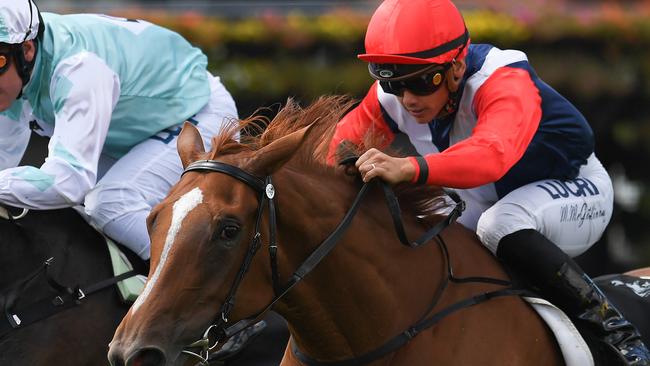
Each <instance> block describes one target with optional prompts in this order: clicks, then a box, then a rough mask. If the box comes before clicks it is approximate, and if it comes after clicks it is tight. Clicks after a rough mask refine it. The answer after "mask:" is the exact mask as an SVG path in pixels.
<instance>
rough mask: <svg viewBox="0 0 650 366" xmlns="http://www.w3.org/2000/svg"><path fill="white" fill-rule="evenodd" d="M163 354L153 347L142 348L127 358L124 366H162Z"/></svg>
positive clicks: (163, 362) (163, 361)
mask: <svg viewBox="0 0 650 366" xmlns="http://www.w3.org/2000/svg"><path fill="white" fill-rule="evenodd" d="M165 363H166V360H165V353H164V352H163V351H162V350H160V349H158V348H154V347H149V348H142V349H140V350H138V351H137V352H136V353H135V354H133V355H132V356H131V357H129V359H128V361H126V366H164V365H165Z"/></svg>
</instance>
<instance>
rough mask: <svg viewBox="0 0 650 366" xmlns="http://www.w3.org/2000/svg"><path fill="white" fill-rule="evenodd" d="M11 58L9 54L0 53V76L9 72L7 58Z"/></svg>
mask: <svg viewBox="0 0 650 366" xmlns="http://www.w3.org/2000/svg"><path fill="white" fill-rule="evenodd" d="M10 57H11V54H10V53H8V52H7V53H4V52H0V75H2V74H4V73H5V72H7V70H9V58H10Z"/></svg>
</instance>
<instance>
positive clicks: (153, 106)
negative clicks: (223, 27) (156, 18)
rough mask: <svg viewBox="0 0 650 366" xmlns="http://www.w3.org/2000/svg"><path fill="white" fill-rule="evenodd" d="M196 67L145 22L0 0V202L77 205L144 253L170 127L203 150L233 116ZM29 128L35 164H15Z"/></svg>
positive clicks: (229, 103) (170, 142) (197, 59)
mask: <svg viewBox="0 0 650 366" xmlns="http://www.w3.org/2000/svg"><path fill="white" fill-rule="evenodd" d="M206 68H207V58H206V56H205V55H204V54H203V53H202V52H201V51H200V50H199V49H197V48H194V47H192V46H191V45H190V44H189V43H188V42H187V41H186V40H185V39H183V38H182V37H181V36H180V35H178V34H176V33H174V32H172V31H169V30H167V29H164V28H161V27H158V26H156V25H153V24H151V23H148V22H144V21H140V20H133V19H123V18H114V17H109V16H103V15H57V14H51V13H43V14H42V16H41V14H40V12H39V10H38V8H37V7H36V4H34V2H33V1H32V0H0V111H2V112H1V113H0V129H1V130H2V131H3V133H2V135H1V136H0V203H4V204H8V205H11V206H15V207H21V208H27V209H36V210H44V209H57V208H63V207H72V206H76V205H79V204H82V203H83V204H84V205H85V211H86V213H87V214H88V217H89V221H90V223H91V224H92V225H93V226H95V227H96V228H98V229H100V230H101V231H103V232H104V234H106V235H107V236H109V237H111V238H113V239H114V240H116V241H118V242H120V243H122V244H124V245H125V246H127V247H128V248H130V249H131V250H132V251H134V252H135V253H137V254H138V255H139V256H140V257H141V258H143V259H145V260H146V259H148V258H149V257H150V253H149V235H148V233H147V227H146V218H147V215H148V214H149V212H150V210H151V208H152V207H153V206H154V205H156V204H157V203H158V202H160V201H161V200H162V199H163V198H164V197H165V195H166V194H167V192H168V190H169V188H170V187H171V186H172V185H173V184H175V183H176V182H177V181H178V179H179V178H180V174H181V172H182V165H181V161H180V158H179V157H178V153H177V151H176V137H177V136H178V134H179V132H180V130H181V124H182V123H183V122H184V121H186V120H189V121H190V122H192V123H193V124H195V125H196V126H197V128H198V129H199V130H200V131H201V132H202V135H203V136H205V140H204V143H205V145H206V147H209V146H210V138H209V137H210V136H213V135H215V134H216V133H218V131H219V129H220V127H221V125H222V124H223V123H224V122H228V121H229V120H231V119H236V118H237V110H236V108H235V103H234V101H233V99H232V97H231V96H230V93H229V92H228V91H227V90H226V89H225V88H224V86H223V85H222V84H221V82H220V80H219V78H218V77H214V76H212V75H211V74H210V73H209V72H208V71H207V69H206ZM30 128H31V130H33V131H35V132H36V133H38V134H41V135H44V136H48V137H49V138H50V140H49V145H48V156H47V158H46V159H45V162H44V163H43V165H42V166H41V167H40V168H36V167H31V166H21V167H17V165H18V163H19V162H20V160H21V157H22V156H23V154H24V152H25V150H26V146H27V143H28V141H29V137H30V134H31V133H30Z"/></svg>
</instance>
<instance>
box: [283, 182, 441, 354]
mask: <svg viewBox="0 0 650 366" xmlns="http://www.w3.org/2000/svg"><path fill="white" fill-rule="evenodd" d="M276 186H277V187H278V200H279V202H278V215H279V216H278V228H279V232H278V239H279V240H278V241H279V243H280V248H279V253H281V258H280V263H279V267H280V272H281V278H282V279H286V278H288V277H289V276H290V275H291V271H293V270H295V269H296V268H298V266H299V265H300V264H301V263H302V261H304V259H305V258H307V256H308V255H309V254H310V253H311V252H312V251H313V250H314V248H315V247H316V246H317V245H318V244H320V243H321V242H322V241H323V240H324V239H325V238H326V237H327V236H328V235H329V234H330V233H331V232H332V231H333V230H334V228H335V227H336V226H337V225H338V223H339V222H340V221H341V219H342V218H343V216H344V214H345V212H346V211H347V210H348V209H349V207H350V205H351V204H352V202H353V199H354V196H355V195H356V193H357V192H355V191H354V190H353V189H351V188H350V187H349V185H347V186H346V185H345V184H343V183H342V182H341V178H340V177H339V178H328V177H326V176H323V177H318V176H303V175H302V174H301V173H297V172H288V173H287V174H283V175H282V176H278V177H277V179H276ZM373 193H374V194H373ZM377 193H378V192H370V193H369V195H368V196H367V197H366V198H364V201H363V203H362V204H361V206H360V208H359V212H358V213H357V215H356V217H355V218H354V220H353V221H352V225H351V226H350V228H349V229H348V231H347V233H346V234H345V235H343V237H342V238H341V240H340V242H339V243H338V244H337V246H336V248H335V249H334V250H332V251H331V252H330V254H329V255H328V256H327V257H326V258H325V259H324V260H323V261H322V262H321V263H320V264H319V265H318V266H317V267H316V268H315V269H314V270H313V271H312V272H311V273H310V274H309V275H308V276H307V277H306V279H305V280H304V281H303V283H301V284H300V285H298V286H297V287H295V288H294V289H293V290H292V291H291V292H290V293H289V294H288V296H287V297H286V300H284V301H283V302H282V303H281V304H280V305H279V306H278V307H277V311H278V312H279V313H280V314H281V315H283V316H284V317H285V319H286V320H287V322H288V323H289V327H290V330H291V333H292V337H293V338H294V339H295V341H296V343H297V344H298V346H299V347H300V348H301V349H302V350H303V351H305V352H307V353H308V354H310V355H311V356H314V357H317V358H322V359H331V358H332V357H333V356H335V355H336V356H338V357H340V358H343V357H349V356H351V355H353V354H359V353H360V352H361V351H363V350H366V351H367V350H369V349H370V348H371V347H373V346H376V345H377V344H381V343H382V341H383V340H385V339H387V338H388V336H392V335H396V334H398V333H400V332H401V331H403V329H402V328H406V327H407V326H408V325H410V324H411V323H413V322H415V321H416V320H417V319H418V318H419V317H420V316H421V315H422V314H423V313H424V312H425V311H426V309H427V307H428V306H429V302H430V301H431V299H432V298H433V292H434V291H435V288H436V287H437V286H438V284H439V283H440V282H441V280H442V276H443V275H444V270H443V260H442V257H441V255H440V251H439V249H438V248H437V247H436V246H435V245H427V246H424V247H421V248H419V249H417V250H414V249H413V250H412V249H407V248H405V247H403V246H402V245H401V244H399V241H398V240H397V237H396V234H395V231H394V228H393V225H392V223H391V221H390V220H391V219H390V215H389V212H388V210H387V208H386V204H385V202H383V199H382V198H380V197H381V196H380V195H378V194H377ZM405 227H406V229H407V231H408V232H409V233H411V234H412V235H415V233H421V232H422V228H421V227H417V225H416V223H415V221H414V220H405ZM283 246H284V247H283ZM416 298H417V299H418V300H415V299H416ZM315 329H318V332H315V331H314V330H315ZM342 351H343V352H345V354H341V352H342Z"/></svg>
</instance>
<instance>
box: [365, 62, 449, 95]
mask: <svg viewBox="0 0 650 366" xmlns="http://www.w3.org/2000/svg"><path fill="white" fill-rule="evenodd" d="M450 67H451V63H447V64H443V65H439V64H434V65H426V66H424V67H423V66H422V65H397V64H373V63H371V64H368V70H369V71H370V75H371V76H372V77H373V78H374V79H375V80H378V81H379V85H380V86H381V88H382V89H383V90H384V92H386V93H389V94H393V95H396V96H398V97H401V96H403V95H404V90H408V91H409V92H411V93H413V94H415V95H420V96H424V95H430V94H433V93H435V92H436V91H437V90H438V89H440V86H442V84H443V81H444V80H445V74H446V72H447V70H449V68H450Z"/></svg>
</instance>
